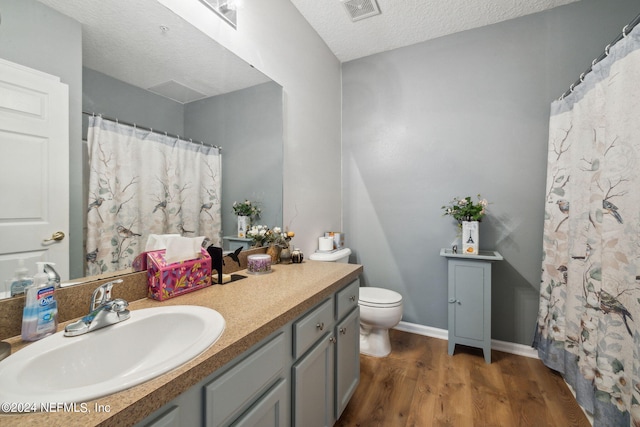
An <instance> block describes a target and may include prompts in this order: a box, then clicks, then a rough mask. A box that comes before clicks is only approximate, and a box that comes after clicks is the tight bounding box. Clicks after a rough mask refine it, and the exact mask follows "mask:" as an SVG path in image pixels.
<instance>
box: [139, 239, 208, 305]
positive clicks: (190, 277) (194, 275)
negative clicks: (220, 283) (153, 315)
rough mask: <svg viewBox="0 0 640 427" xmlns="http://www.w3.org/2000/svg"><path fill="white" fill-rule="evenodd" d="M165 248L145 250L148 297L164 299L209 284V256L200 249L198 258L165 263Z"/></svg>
mask: <svg viewBox="0 0 640 427" xmlns="http://www.w3.org/2000/svg"><path fill="white" fill-rule="evenodd" d="M164 255H165V250H164V249H163V250H159V251H151V252H147V282H148V284H149V292H148V297H149V298H152V299H155V300H158V301H164V300H166V299H169V298H173V297H177V296H180V295H182V294H186V293H188V292H192V291H196V290H198V289H202V288H206V287H207V286H211V257H210V256H209V254H208V253H207V251H205V250H202V252H201V253H200V255H199V256H198V258H195V259H190V260H187V261H180V262H175V263H173V264H167V263H166V261H165V259H164Z"/></svg>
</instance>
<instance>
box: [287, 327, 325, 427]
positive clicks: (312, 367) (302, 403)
mask: <svg viewBox="0 0 640 427" xmlns="http://www.w3.org/2000/svg"><path fill="white" fill-rule="evenodd" d="M334 340H335V338H334V336H333V334H332V333H331V334H328V333H327V334H325V335H324V336H323V337H322V338H321V339H320V340H319V341H318V343H317V344H316V345H315V346H314V347H313V349H312V350H311V351H310V352H309V353H308V354H306V355H305V356H304V357H302V358H301V359H300V360H299V361H298V362H297V363H296V364H295V365H294V366H293V380H292V381H293V387H294V388H293V399H294V405H293V425H294V426H297V427H315V426H318V427H330V426H332V425H333V381H334V377H333V352H334V346H333V342H334Z"/></svg>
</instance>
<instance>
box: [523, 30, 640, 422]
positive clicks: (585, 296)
mask: <svg viewBox="0 0 640 427" xmlns="http://www.w3.org/2000/svg"><path fill="white" fill-rule="evenodd" d="M583 78H584V80H583V82H582V83H581V84H579V85H577V86H576V87H575V88H574V90H573V92H572V93H571V94H570V95H568V96H567V97H565V98H564V99H561V100H558V101H555V102H553V103H552V105H551V110H552V111H551V119H550V129H549V152H548V164H547V188H546V204H545V220H544V236H543V250H544V253H543V262H542V283H541V289H540V306H539V313H538V323H537V332H536V342H535V346H536V347H537V348H538V354H539V356H540V359H541V360H542V361H543V362H544V363H545V364H546V365H547V366H549V367H550V368H552V369H554V370H556V371H559V372H561V373H562V374H563V375H564V377H565V380H566V381H567V382H568V383H569V384H570V385H571V386H572V387H573V388H574V390H575V392H576V395H577V399H578V402H579V403H580V404H581V405H582V406H583V407H584V408H585V409H587V410H588V411H589V412H590V413H592V414H593V416H594V426H640V268H639V265H638V261H639V256H640V26H637V27H636V28H635V29H634V30H633V31H632V32H631V33H630V34H628V35H627V36H626V37H625V38H624V39H622V40H621V41H620V42H618V43H616V44H615V45H614V46H612V47H610V48H609V49H608V56H607V57H606V58H605V59H603V60H602V61H600V62H599V63H597V64H596V65H594V66H593V70H592V72H590V73H588V74H587V75H586V76H584V77H583Z"/></svg>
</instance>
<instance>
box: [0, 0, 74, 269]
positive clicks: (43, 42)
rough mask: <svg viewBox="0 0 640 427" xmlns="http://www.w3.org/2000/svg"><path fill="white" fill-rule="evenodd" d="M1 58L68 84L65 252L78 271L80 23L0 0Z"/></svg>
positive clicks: (28, 0)
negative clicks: (67, 220)
mask: <svg viewBox="0 0 640 427" xmlns="http://www.w3.org/2000/svg"><path fill="white" fill-rule="evenodd" d="M0 15H2V21H1V22H0V58H3V59H6V60H8V61H12V62H15V63H18V64H21V65H24V66H27V67H30V68H34V69H36V70H40V71H43V72H45V73H49V74H53V75H55V76H58V77H60V80H61V81H62V83H65V84H67V85H68V86H69V187H70V188H69V190H70V191H69V212H70V218H69V233H68V238H69V252H70V266H69V267H70V268H69V271H70V274H71V277H80V276H83V275H84V274H82V260H83V259H84V255H83V249H82V239H83V232H82V212H83V210H84V208H83V207H82V206H86V203H85V202H84V200H83V199H82V137H81V118H80V115H81V111H82V26H81V25H80V23H78V22H76V21H74V20H73V19H71V18H69V17H67V16H65V15H62V14H60V13H58V12H56V11H54V10H52V9H50V8H48V7H46V6H44V5H42V4H41V3H38V2H36V1H34V0H0Z"/></svg>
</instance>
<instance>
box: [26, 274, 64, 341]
mask: <svg viewBox="0 0 640 427" xmlns="http://www.w3.org/2000/svg"><path fill="white" fill-rule="evenodd" d="M36 264H37V265H38V273H36V275H35V276H33V284H32V285H29V286H27V288H26V290H25V294H26V300H25V305H24V311H23V313H22V339H23V340H24V341H36V340H39V339H41V338H44V337H46V336H47V335H51V334H53V333H55V332H56V330H57V328H58V303H57V302H56V299H55V297H54V292H55V282H53V281H50V280H49V275H48V274H47V273H46V272H45V265H46V264H47V263H46V262H37V263H36Z"/></svg>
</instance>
